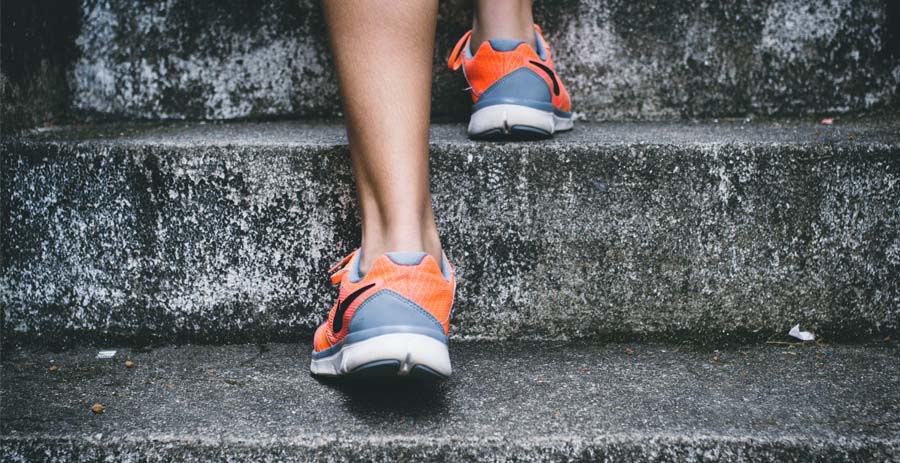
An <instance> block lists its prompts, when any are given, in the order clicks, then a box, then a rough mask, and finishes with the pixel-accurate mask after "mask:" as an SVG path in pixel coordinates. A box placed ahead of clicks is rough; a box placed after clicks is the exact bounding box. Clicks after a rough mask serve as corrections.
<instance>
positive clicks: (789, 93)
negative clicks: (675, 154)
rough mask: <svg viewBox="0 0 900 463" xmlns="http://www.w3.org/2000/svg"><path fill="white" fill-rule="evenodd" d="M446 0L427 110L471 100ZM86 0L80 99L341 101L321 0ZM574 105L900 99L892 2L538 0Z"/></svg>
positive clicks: (861, 106) (844, 108) (123, 104)
mask: <svg viewBox="0 0 900 463" xmlns="http://www.w3.org/2000/svg"><path fill="white" fill-rule="evenodd" d="M462 3H463V2H444V3H442V4H441V6H440V14H439V19H438V28H437V38H436V48H435V54H434V82H435V83H434V86H433V90H434V95H433V104H432V108H433V111H434V113H435V114H436V115H439V116H442V117H449V118H454V119H465V118H466V117H467V116H468V111H469V104H470V100H469V98H468V96H467V95H466V93H465V91H464V89H465V88H466V86H467V85H466V84H465V82H464V80H463V79H462V77H461V76H460V75H458V74H454V73H451V72H450V71H449V70H447V69H446V65H445V59H446V56H447V55H448V54H449V52H450V49H451V48H452V46H453V45H454V44H455V42H456V40H457V39H458V37H459V36H460V35H462V33H463V32H464V31H465V30H466V29H467V28H468V27H469V24H470V23H469V21H470V19H469V18H470V10H469V9H468V8H467V7H465V6H464V5H463V4H462ZM249 5H250V4H244V3H241V2H237V1H224V2H215V3H213V4H209V5H201V4H197V3H195V2H189V1H185V0H168V1H165V2H148V1H144V0H128V1H121V2H109V1H103V0H87V1H85V2H84V18H85V19H84V21H83V25H82V30H81V33H80V36H79V38H78V40H77V44H78V46H79V49H80V52H81V57H80V59H79V60H78V62H77V63H76V64H75V67H74V70H73V72H72V74H71V75H72V77H71V85H72V88H73V93H74V108H75V109H77V110H79V111H87V112H100V113H104V114H110V115H116V116H126V117H131V118H149V119H158V118H173V119H179V118H194V119H196V118H208V119H234V118H248V117H267V116H292V117H296V116H300V117H318V116H336V115H338V114H339V113H340V108H339V100H338V91H337V88H336V82H335V78H334V77H335V76H334V70H333V65H332V62H331V58H330V56H329V53H328V44H327V35H326V33H325V28H324V27H325V26H324V22H323V19H322V12H321V10H320V5H319V4H318V2H314V1H309V0H301V1H299V2H296V1H287V0H266V1H262V2H255V3H253V6H249ZM536 18H537V21H538V22H539V23H540V24H541V25H543V26H544V31H545V35H546V37H547V40H548V42H549V43H550V45H551V46H552V48H553V51H554V60H555V62H556V65H557V68H558V71H559V75H560V76H561V78H562V79H563V81H564V82H566V84H567V85H568V87H569V89H570V91H571V93H572V95H573V101H574V105H575V110H576V112H577V113H578V114H579V117H585V118H588V119H665V118H673V117H674V118H682V117H687V118H690V117H719V116H734V115H740V116H744V115H751V114H753V115H773V114H807V113H822V112H828V113H843V112H859V111H868V110H882V109H891V108H893V109H896V108H897V107H898V104H900V97H898V94H897V91H898V86H900V64H898V63H900V60H898V58H900V56H898V55H897V53H900V52H897V51H896V50H893V49H892V48H891V45H890V43H889V42H888V41H889V38H890V34H892V33H893V34H897V35H898V36H900V31H898V30H897V29H898V26H896V25H895V24H892V21H894V20H895V19H896V18H891V17H890V16H889V14H888V6H887V5H886V2H884V1H879V0H829V1H825V2H814V1H810V0H779V1H776V2H769V3H759V2H738V3H729V2H726V3H722V2H708V1H701V0H668V1H665V2H655V3H646V2H633V1H626V0H581V1H575V0H566V1H564V2H539V3H538V4H537V5H536Z"/></svg>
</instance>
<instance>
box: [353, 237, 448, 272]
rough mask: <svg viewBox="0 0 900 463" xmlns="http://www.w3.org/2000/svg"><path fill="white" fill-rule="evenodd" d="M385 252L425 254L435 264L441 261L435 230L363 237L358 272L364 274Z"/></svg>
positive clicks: (439, 244)
mask: <svg viewBox="0 0 900 463" xmlns="http://www.w3.org/2000/svg"><path fill="white" fill-rule="evenodd" d="M387 252H426V253H428V254H429V255H431V256H432V257H434V259H435V260H436V261H437V262H440V260H441V253H442V250H441V241H440V238H439V237H438V234H437V228H436V227H431V229H430V230H429V229H426V230H423V231H422V232H417V233H410V234H384V235H381V236H375V237H365V236H364V237H363V243H362V246H360V261H359V271H360V273H361V274H363V275H364V274H365V273H366V272H368V271H369V269H370V268H371V267H372V264H373V263H374V262H375V259H377V258H378V257H379V256H381V255H383V254H385V253H387Z"/></svg>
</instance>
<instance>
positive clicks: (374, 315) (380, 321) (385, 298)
mask: <svg viewBox="0 0 900 463" xmlns="http://www.w3.org/2000/svg"><path fill="white" fill-rule="evenodd" d="M389 326H393V327H405V328H409V329H410V330H412V331H425V332H427V333H429V334H431V333H432V332H433V334H434V335H438V334H439V335H440V336H441V337H446V335H445V334H444V327H443V326H442V325H441V323H440V322H439V321H438V320H437V319H435V318H434V316H432V315H431V314H430V313H428V312H427V311H426V310H425V309H423V308H422V307H419V306H418V304H416V303H415V302H412V301H410V300H409V299H407V298H405V297H403V296H401V295H400V294H397V293H395V292H393V291H391V290H389V289H382V290H380V291H378V292H377V293H375V295H373V296H371V297H369V298H368V299H367V300H366V301H365V302H363V303H362V305H360V306H359V308H357V309H356V311H355V312H354V313H353V317H352V318H351V319H350V324H349V325H348V326H347V332H348V335H349V334H350V333H357V332H362V331H365V330H373V329H377V328H383V327H389Z"/></svg>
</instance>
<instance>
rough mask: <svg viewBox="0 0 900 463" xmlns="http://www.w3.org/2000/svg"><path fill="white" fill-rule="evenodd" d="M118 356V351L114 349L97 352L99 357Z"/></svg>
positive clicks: (109, 357)
mask: <svg viewBox="0 0 900 463" xmlns="http://www.w3.org/2000/svg"><path fill="white" fill-rule="evenodd" d="M115 356H116V351H114V350H101V351H100V352H97V358H98V359H111V358H113V357H115Z"/></svg>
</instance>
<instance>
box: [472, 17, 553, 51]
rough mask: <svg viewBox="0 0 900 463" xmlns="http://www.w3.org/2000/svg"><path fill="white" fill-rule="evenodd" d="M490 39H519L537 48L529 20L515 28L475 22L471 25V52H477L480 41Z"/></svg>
mask: <svg viewBox="0 0 900 463" xmlns="http://www.w3.org/2000/svg"><path fill="white" fill-rule="evenodd" d="M491 39H511V40H521V41H523V42H525V43H527V44H528V45H529V46H530V47H531V48H532V49H534V50H537V40H536V39H535V36H534V23H531V22H529V23H527V24H523V25H522V26H519V27H516V28H488V27H479V25H478V23H477V22H475V23H474V24H473V25H472V38H471V50H472V53H475V52H477V51H478V47H480V46H481V44H482V43H484V42H486V41H488V40H491Z"/></svg>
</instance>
